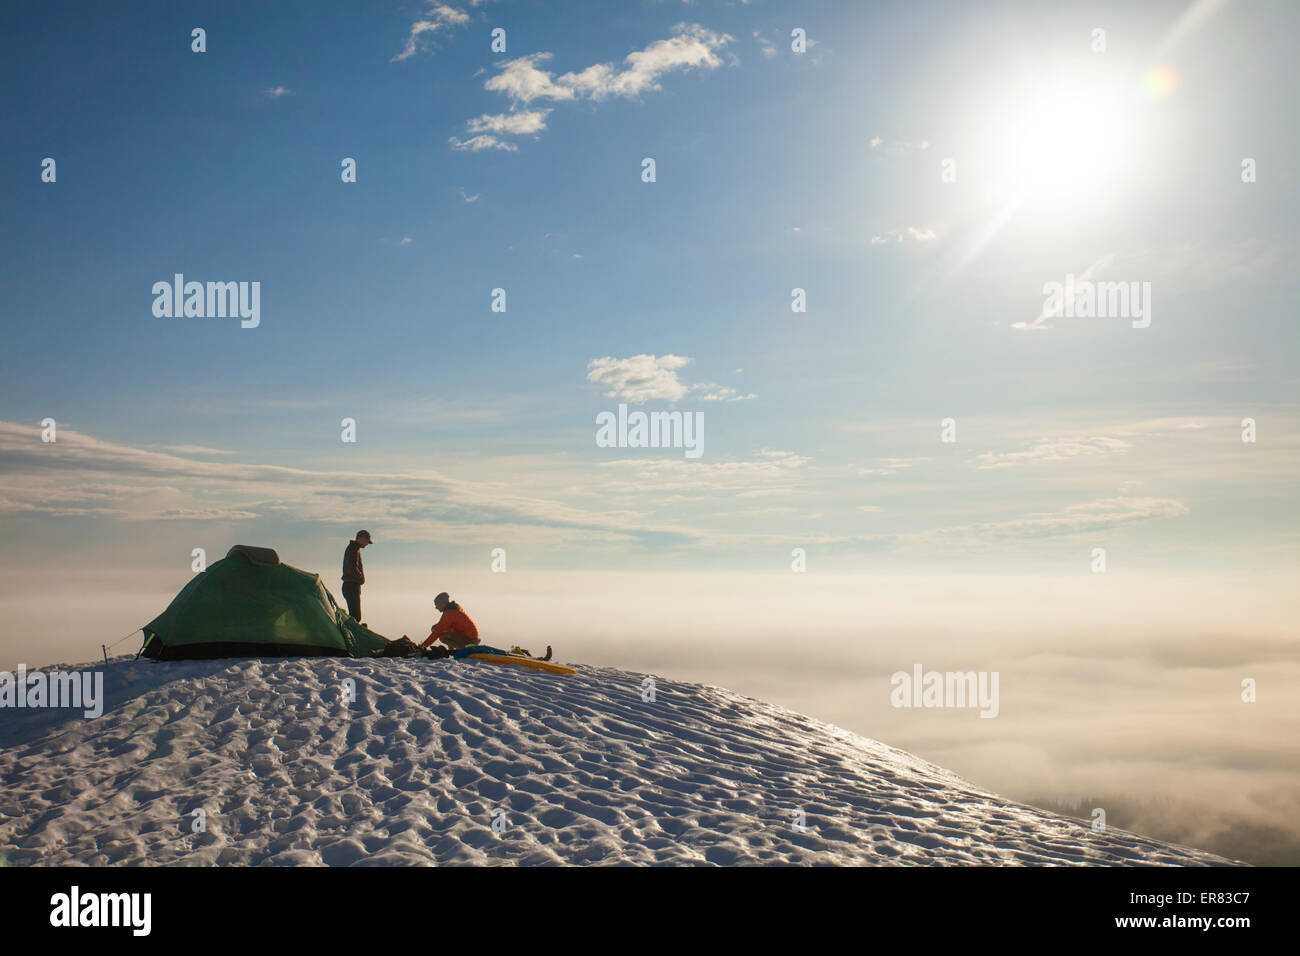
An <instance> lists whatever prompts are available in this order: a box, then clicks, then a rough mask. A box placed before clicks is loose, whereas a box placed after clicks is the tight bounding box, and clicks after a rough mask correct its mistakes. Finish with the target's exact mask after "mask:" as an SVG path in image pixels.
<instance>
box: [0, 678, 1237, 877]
mask: <svg viewBox="0 0 1300 956" xmlns="http://www.w3.org/2000/svg"><path fill="white" fill-rule="evenodd" d="M87 666H90V665H87ZM100 667H101V668H102V669H103V670H104V672H105V687H104V693H105V698H106V701H107V706H106V710H105V713H104V715H103V716H102V717H99V718H97V719H94V720H83V719H81V718H80V716H77V717H70V716H69V713H68V712H67V711H50V710H44V711H35V710H0V747H2V748H3V752H2V753H0V781H2V782H3V789H2V790H0V862H6V863H9V864H11V865H12V864H21V863H42V864H66V863H87V864H97V865H98V864H162V863H189V864H208V863H220V864H228V863H230V864H254V863H272V864H352V863H371V864H430V863H520V864H524V863H616V862H631V863H684V864H692V863H716V864H724V865H725V864H738V863H760V864H762V863H800V864H812V863H838V864H879V863H903V864H915V863H943V864H964V863H983V864H989V863H994V864H1023V863H1030V864H1052V863H1063V864H1069V863H1102V864H1174V865H1184V864H1222V863H1226V862H1228V861H1226V860H1224V859H1222V858H1221V857H1216V856H1214V855H1212V854H1208V853H1203V852H1200V851H1198V850H1192V849H1188V848H1185V847H1177V846H1171V845H1169V844H1164V843H1160V842H1157V841H1155V840H1149V839H1145V838H1143V837H1138V836H1134V835H1132V834H1129V833H1125V832H1122V831H1115V830H1112V831H1110V832H1108V833H1105V834H1097V833H1093V832H1091V830H1090V829H1089V827H1088V826H1087V825H1085V824H1082V823H1080V822H1078V821H1073V820H1067V819H1065V818H1062V817H1057V816H1053V815H1051V814H1048V813H1045V812H1043V811H1039V810H1035V809H1033V808H1030V807H1027V806H1023V805H1020V804H1014V803H1010V802H1008V801H1006V800H1003V799H1001V798H999V797H997V796H995V795H994V794H992V793H989V792H987V791H984V790H981V789H979V788H978V787H975V786H972V785H971V784H969V783H967V782H966V781H964V780H962V779H961V778H960V777H957V776H955V775H954V774H952V773H949V772H947V771H945V770H943V769H941V768H939V767H936V766H934V765H933V764H930V763H927V762H926V761H924V760H921V759H919V758H917V757H914V756H912V755H910V754H907V753H904V752H902V751H900V750H895V749H893V748H892V747H887V746H885V745H884V744H881V743H877V742H876V741H873V740H868V739H866V738H863V737H859V736H857V735H855V734H851V733H849V732H847V731H844V730H841V729H839V728H837V727H833V726H831V725H829V724H824V723H821V722H819V721H816V720H813V719H811V718H808V717H804V716H802V715H800V714H796V713H792V712H790V711H787V710H783V709H781V708H779V707H774V706H772V705H770V704H765V703H763V702H761V701H757V700H753V699H751V698H747V697H742V696H740V695H737V694H733V693H731V692H729V691H726V690H722V689H720V688H717V687H706V686H702V685H698V684H688V683H680V682H676V681H671V680H664V679H656V681H655V687H654V695H653V696H654V699H653V701H651V700H644V699H643V697H647V696H649V695H648V694H647V693H646V691H645V686H646V685H645V684H643V681H644V675H640V674H631V673H627V672H624V671H619V670H612V669H606V668H588V667H582V668H580V669H579V672H578V674H576V675H573V676H565V677H558V676H551V675H546V674H538V673H533V672H530V671H523V670H517V669H514V668H508V667H493V666H491V665H486V664H476V663H473V662H446V661H430V660H383V661H358V660H342V659H334V658H330V659H314V660H307V659H298V660H281V661H250V660H243V661H231V660H224V661H201V662H186V663H153V662H146V661H138V662H137V661H131V660H130V659H121V660H114V661H113V662H112V663H111V664H109V665H107V666H104V665H100ZM349 678H350V679H351V680H352V681H354V682H355V692H356V699H355V701H354V702H351V703H348V702H346V701H345V697H346V696H347V679H349ZM200 808H201V809H202V810H203V811H204V817H205V819H204V820H203V824H204V829H203V831H202V832H198V833H195V832H192V830H193V829H194V828H195V825H196V823H197V822H198V817H196V816H195V815H194V814H193V811H194V810H196V809H200ZM494 823H495V827H494Z"/></svg>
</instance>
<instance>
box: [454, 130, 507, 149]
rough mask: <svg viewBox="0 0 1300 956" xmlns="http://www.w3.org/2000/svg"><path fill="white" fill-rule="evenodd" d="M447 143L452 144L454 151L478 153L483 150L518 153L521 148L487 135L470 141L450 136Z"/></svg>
mask: <svg viewBox="0 0 1300 956" xmlns="http://www.w3.org/2000/svg"><path fill="white" fill-rule="evenodd" d="M447 142H449V143H451V148H452V149H459V150H468V151H469V152H472V153H477V152H478V151H479V150H481V149H504V150H506V151H507V152H511V153H513V152H517V151H518V150H519V147H518V146H516V145H515V144H514V143H507V142H506V141H505V140H503V139H498V138H497V137H495V136H490V135H488V134H486V133H484V134H482V135H479V136H471V137H470V138H469V139H458V138H456V137H455V136H448V137H447Z"/></svg>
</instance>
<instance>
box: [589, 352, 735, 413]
mask: <svg viewBox="0 0 1300 956" xmlns="http://www.w3.org/2000/svg"><path fill="white" fill-rule="evenodd" d="M690 362H691V359H689V358H686V357H684V356H681V355H659V356H655V355H644V354H642V355H633V356H632V357H631V358H625V359H617V358H613V357H611V356H608V355H607V356H605V357H604V358H598V359H592V361H591V362H590V363H589V364H588V365H587V369H588V372H587V381H589V382H593V383H595V384H597V385H602V386H604V387H605V393H604V394H605V396H606V397H607V398H615V399H618V400H619V401H620V402H628V403H630V404H634V405H642V404H644V403H645V402H647V401H651V400H657V401H666V402H678V401H681V400H682V399H683V398H685V397H686V396H687V395H691V396H693V397H695V398H698V399H699V400H700V401H704V402H743V401H748V400H749V399H752V398H758V396H757V395H755V394H754V393H752V392H751V393H749V394H741V393H740V392H738V391H736V390H735V389H734V388H731V387H730V386H727V385H718V384H716V383H714V382H700V383H698V384H695V385H687V384H686V383H685V382H683V381H681V380H680V379H679V378H678V377H677V370H678V369H680V368H683V367H685V366H686V365H689V364H690Z"/></svg>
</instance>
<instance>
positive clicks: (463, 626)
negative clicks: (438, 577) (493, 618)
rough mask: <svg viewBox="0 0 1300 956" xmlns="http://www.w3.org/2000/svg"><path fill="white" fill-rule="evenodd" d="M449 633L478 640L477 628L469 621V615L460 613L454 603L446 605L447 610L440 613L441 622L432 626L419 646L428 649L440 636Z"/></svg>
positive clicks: (459, 609)
mask: <svg viewBox="0 0 1300 956" xmlns="http://www.w3.org/2000/svg"><path fill="white" fill-rule="evenodd" d="M451 631H455V632H456V633H458V634H464V635H465V636H466V637H472V638H474V640H476V641H477V640H478V628H477V627H475V626H474V622H473V621H471V620H470V619H469V615H468V614H466V613H465V612H464V611H462V610H461V608H460V605H459V604H456V603H455V602H454V601H453V602H452V603H451V604H449V605H447V610H445V611H443V612H442V618H441V620H439V621H438V623H437V624H435V625H433V630H431V631H430V632H429V636H428V637H426V638H425V639H424V643H423V644H421V645H420V646H421V647H428V646H429V645H430V644H432V643H433V642H434V641H436V640H437V639H438V638H440V637H441V636H442V635H444V634H447V633H449V632H451Z"/></svg>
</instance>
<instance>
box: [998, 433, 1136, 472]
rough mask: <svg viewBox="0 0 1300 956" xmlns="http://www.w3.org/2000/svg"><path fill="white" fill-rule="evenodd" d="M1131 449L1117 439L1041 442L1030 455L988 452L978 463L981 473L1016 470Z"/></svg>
mask: <svg viewBox="0 0 1300 956" xmlns="http://www.w3.org/2000/svg"><path fill="white" fill-rule="evenodd" d="M1130 447H1132V446H1131V445H1129V443H1128V442H1126V441H1121V440H1120V439H1118V438H1065V439H1047V438H1043V439H1039V440H1038V441H1037V442H1035V444H1034V446H1033V447H1032V448H1030V449H1028V450H1027V451H1013V452H1006V453H1005V454H998V453H996V452H991V451H989V452H985V453H984V454H982V455H976V456H975V460H976V461H977V462H978V463H979V464H978V467H979V468H980V469H981V470H987V469H990V468H1013V467H1015V466H1017V465H1037V464H1041V463H1042V462H1047V461H1070V460H1072V459H1075V458H1082V457H1088V456H1093V455H1104V454H1108V453H1110V452H1125V451H1128V450H1129V448H1130Z"/></svg>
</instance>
